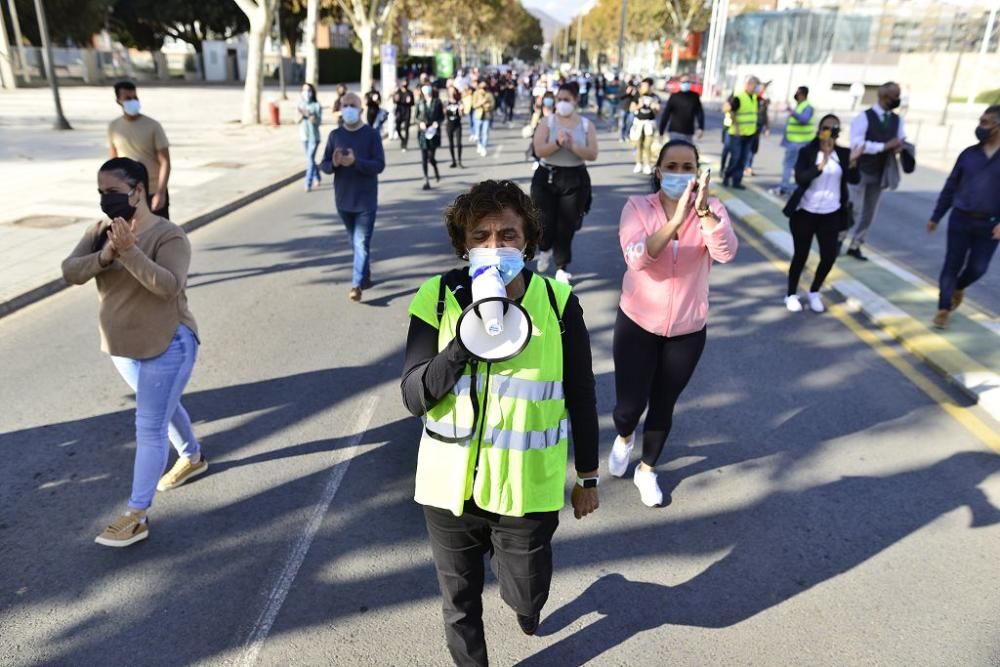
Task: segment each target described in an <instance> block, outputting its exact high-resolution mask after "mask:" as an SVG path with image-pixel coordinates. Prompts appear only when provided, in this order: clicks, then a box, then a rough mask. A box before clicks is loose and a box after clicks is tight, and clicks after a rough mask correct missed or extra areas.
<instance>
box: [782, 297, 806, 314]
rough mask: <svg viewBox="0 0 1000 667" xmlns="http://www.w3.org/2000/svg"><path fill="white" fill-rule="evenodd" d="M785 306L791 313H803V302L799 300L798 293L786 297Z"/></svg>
mask: <svg viewBox="0 0 1000 667" xmlns="http://www.w3.org/2000/svg"><path fill="white" fill-rule="evenodd" d="M785 308H787V309H788V312H790V313H801V312H802V302H801V301H799V295H798V294H789V295H788V296H786V297H785Z"/></svg>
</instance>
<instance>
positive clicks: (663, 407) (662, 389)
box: [608, 141, 738, 507]
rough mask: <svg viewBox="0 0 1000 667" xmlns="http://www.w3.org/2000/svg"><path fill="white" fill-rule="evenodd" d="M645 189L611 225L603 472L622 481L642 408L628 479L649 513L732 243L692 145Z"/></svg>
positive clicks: (668, 151) (667, 160) (676, 147)
mask: <svg viewBox="0 0 1000 667" xmlns="http://www.w3.org/2000/svg"><path fill="white" fill-rule="evenodd" d="M652 185H653V193H652V194H649V195H637V196H633V197H629V200H628V203H626V204H625V209H624V210H623V211H622V217H621V223H620V225H619V228H618V237H619V239H620V241H621V246H622V252H624V254H625V262H626V264H627V265H628V269H627V270H626V272H625V278H624V280H623V281H622V296H621V301H620V302H619V308H618V319H617V321H616V322H615V336H614V358H615V391H616V393H617V403H616V405H615V410H614V421H615V429H616V430H617V431H618V437H617V438H616V439H615V444H614V446H613V447H612V449H611V455H610V457H609V458H608V469H609V472H610V473H611V474H612V475H614V476H616V477H622V476H624V475H625V472H626V470H627V469H628V464H629V459H630V456H631V454H632V445H633V443H634V442H635V427H636V425H637V424H638V423H639V417H640V416H642V412H643V410H645V409H646V407H647V405H648V406H649V412H648V413H647V414H646V422H645V424H644V425H643V437H642V462H641V463H640V464H639V465H638V466H636V469H635V476H634V482H635V485H636V486H637V487H638V488H639V493H640V496H641V498H642V502H643V503H644V504H646V505H648V506H650V507H655V506H658V505H662V504H663V492H662V491H661V490H660V486H659V484H658V482H657V480H656V472H655V471H654V469H653V468H654V466H655V465H656V461H657V459H658V458H659V457H660V452H661V451H662V450H663V445H664V444H665V443H666V441H667V435H669V433H670V426H671V422H672V421H673V413H674V405H675V404H676V403H677V399H678V398H679V397H680V395H681V392H682V391H684V387H685V386H687V383H688V381H689V380H690V379H691V376H692V374H693V373H694V369H695V367H696V366H697V365H698V359H699V358H700V357H701V353H702V350H703V349H704V348H705V323H706V321H707V319H708V275H709V271H710V270H711V268H712V262H713V260H714V261H716V262H723V263H724V262H728V261H730V260H732V259H733V257H735V255H736V247H737V245H738V242H737V240H736V234H735V233H734V232H733V228H732V225H731V224H730V222H729V216H728V214H727V213H726V209H725V207H724V206H723V205H722V203H721V202H720V201H719V200H718V199H715V198H712V197H709V191H708V188H709V173H708V172H707V171H706V172H705V173H703V174H702V175H701V177H700V178H698V149H696V148H695V147H694V146H693V145H692V144H690V143H688V142H686V141H671V142H669V143H668V144H666V145H665V146H664V147H663V149H662V150H661V151H660V157H659V159H658V160H657V162H656V169H655V171H654V172H653V183H652Z"/></svg>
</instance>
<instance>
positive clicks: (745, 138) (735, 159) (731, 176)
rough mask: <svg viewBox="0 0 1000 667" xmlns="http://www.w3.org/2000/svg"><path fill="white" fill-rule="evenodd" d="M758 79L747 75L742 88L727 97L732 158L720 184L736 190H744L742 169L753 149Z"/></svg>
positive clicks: (744, 167) (755, 134)
mask: <svg viewBox="0 0 1000 667" xmlns="http://www.w3.org/2000/svg"><path fill="white" fill-rule="evenodd" d="M759 85H760V79H758V78H757V77H755V76H748V77H747V78H746V81H744V83H743V88H742V89H737V90H735V91H733V95H732V97H730V98H729V108H730V110H731V111H730V116H731V117H732V119H733V124H732V125H731V126H730V128H729V138H730V143H731V144H732V146H731V150H732V158H731V159H730V163H729V170H728V171H727V172H726V173H725V174H724V175H723V179H722V185H723V186H725V187H730V186H731V187H733V188H734V189H736V190H745V189H746V186H745V185H743V170H744V169H746V166H747V161H748V160H749V159H750V154H751V152H752V151H753V142H754V137H756V136H757V116H758V109H757V104H758V96H757V87H758V86H759Z"/></svg>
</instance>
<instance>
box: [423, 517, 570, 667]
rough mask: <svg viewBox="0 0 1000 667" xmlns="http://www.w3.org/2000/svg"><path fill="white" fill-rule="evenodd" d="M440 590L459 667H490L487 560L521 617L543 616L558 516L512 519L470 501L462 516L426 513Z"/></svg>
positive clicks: (447, 631)
mask: <svg viewBox="0 0 1000 667" xmlns="http://www.w3.org/2000/svg"><path fill="white" fill-rule="evenodd" d="M424 518H425V519H426V521H427V533H428V534H429V535H430V540H431V551H432V552H433V554H434V566H435V567H436V568H437V575H438V584H439V585H440V587H441V596H442V597H443V598H444V604H443V610H444V634H445V639H446V641H447V643H448V650H449V651H450V652H451V657H452V659H453V660H454V661H455V664H456V665H458V666H459V667H466V666H470V667H484V666H485V665H488V664H489V659H488V658H487V654H486V637H485V634H484V631H483V583H484V581H485V575H486V569H485V566H484V564H483V557H484V556H486V555H487V554H488V555H490V556H491V561H490V566H491V567H492V569H493V573H494V575H496V578H497V580H498V581H499V583H500V597H501V598H503V601H504V602H506V603H507V605H508V606H510V607H511V608H512V609H513V610H514V611H516V612H517V613H518V614H521V615H522V616H533V615H535V614H537V613H539V612H540V611H541V610H542V607H543V606H544V605H545V602H546V601H547V600H548V598H549V586H550V585H551V584H552V535H553V534H554V533H555V531H556V527H557V526H558V525H559V513H558V512H537V513H534V514H526V515H525V516H523V517H510V516H501V515H499V514H493V513H492V512H486V511H484V510H482V509H480V508H479V507H477V506H476V505H475V503H474V502H473V501H471V500H469V501H467V502H466V503H465V512H464V514H462V516H455V515H454V514H452V513H451V512H449V511H447V510H441V509H437V508H434V507H424Z"/></svg>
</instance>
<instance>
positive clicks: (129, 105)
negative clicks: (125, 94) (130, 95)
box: [122, 100, 142, 116]
mask: <svg viewBox="0 0 1000 667" xmlns="http://www.w3.org/2000/svg"><path fill="white" fill-rule="evenodd" d="M141 108H142V105H140V104H139V100H125V101H124V102H122V109H123V110H124V111H125V113H127V114H128V115H129V116H138V115H139V110H140V109H141Z"/></svg>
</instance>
